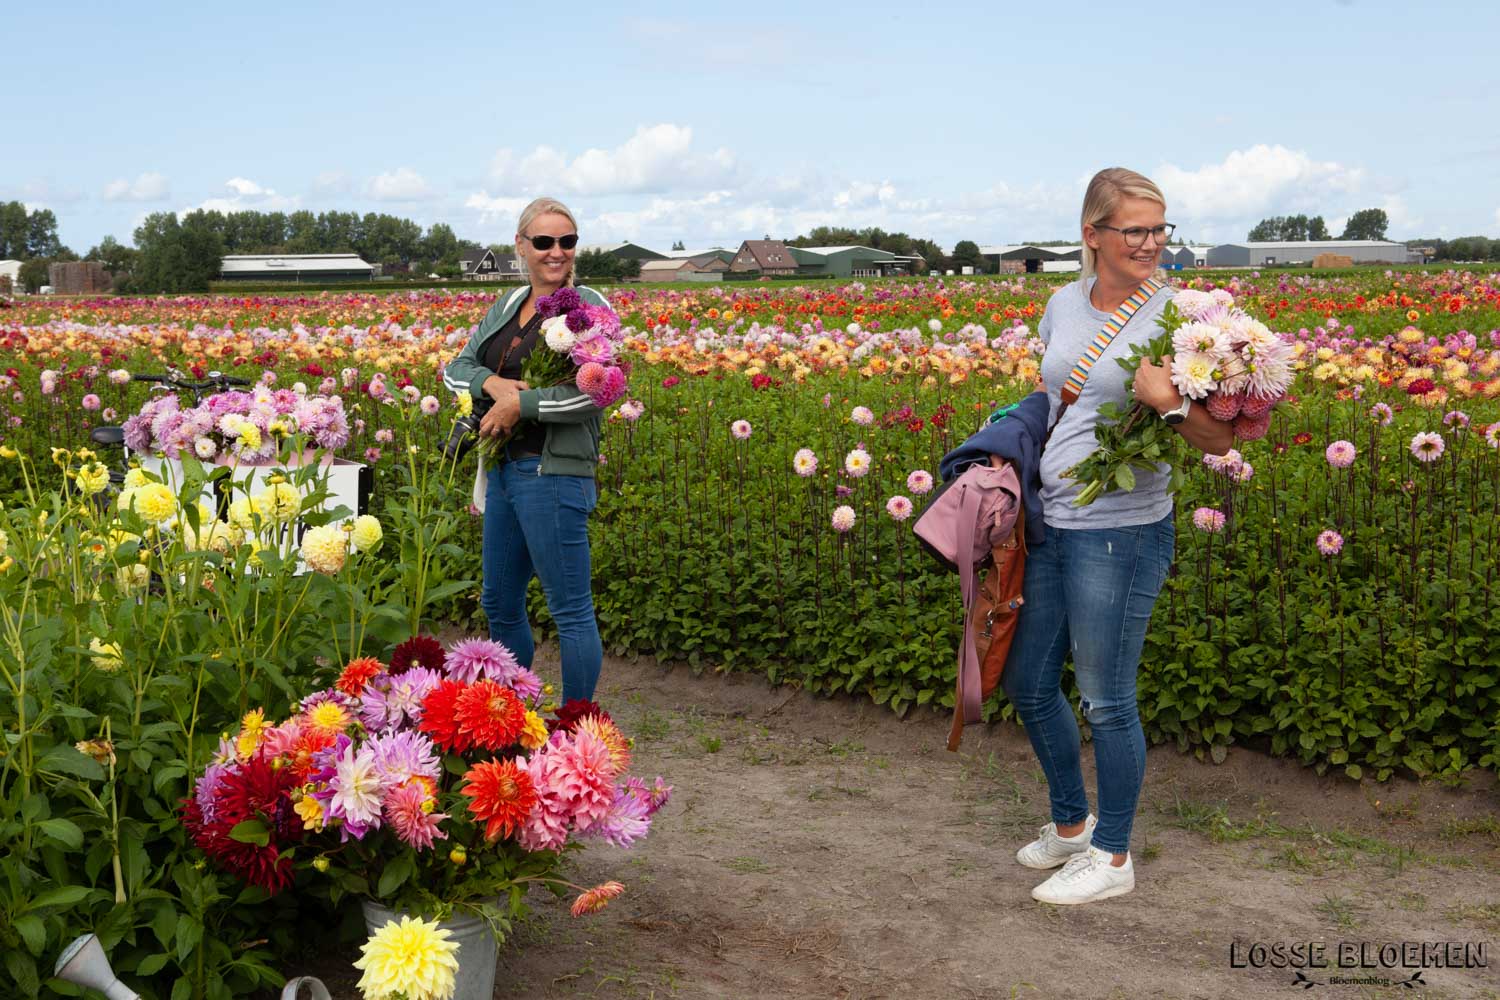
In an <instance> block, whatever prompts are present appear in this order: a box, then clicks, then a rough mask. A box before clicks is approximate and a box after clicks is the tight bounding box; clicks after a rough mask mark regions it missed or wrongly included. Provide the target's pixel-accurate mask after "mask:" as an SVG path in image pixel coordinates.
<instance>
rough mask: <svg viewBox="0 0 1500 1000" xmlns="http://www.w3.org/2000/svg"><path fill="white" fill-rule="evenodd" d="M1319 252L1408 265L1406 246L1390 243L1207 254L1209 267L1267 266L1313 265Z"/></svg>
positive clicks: (1274, 246) (1291, 245) (1247, 245)
mask: <svg viewBox="0 0 1500 1000" xmlns="http://www.w3.org/2000/svg"><path fill="white" fill-rule="evenodd" d="M1320 253H1333V254H1342V255H1343V256H1346V257H1349V258H1351V259H1352V260H1353V261H1354V263H1355V264H1405V263H1406V262H1407V261H1408V260H1409V259H1410V255H1409V254H1408V253H1407V251H1406V246H1405V244H1402V243H1392V242H1390V241H1389V240H1299V241H1296V242H1274V243H1273V242H1266V243H1251V242H1248V241H1247V242H1244V243H1221V244H1219V245H1218V246H1216V247H1214V248H1213V249H1211V250H1209V251H1208V266H1209V267H1267V266H1272V265H1276V264H1311V263H1312V261H1313V258H1314V257H1316V256H1318V254H1320Z"/></svg>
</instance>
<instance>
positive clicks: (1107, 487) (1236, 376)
mask: <svg viewBox="0 0 1500 1000" xmlns="http://www.w3.org/2000/svg"><path fill="white" fill-rule="evenodd" d="M1160 324H1161V329H1162V332H1161V333H1160V334H1158V335H1157V336H1156V337H1153V338H1152V339H1151V340H1150V341H1149V342H1148V343H1147V344H1145V345H1144V346H1133V347H1131V349H1130V356H1129V357H1128V358H1122V359H1119V361H1118V362H1117V363H1118V364H1119V365H1120V367H1121V368H1124V369H1125V371H1126V372H1127V373H1128V375H1127V377H1126V381H1125V393H1126V396H1127V398H1128V402H1127V403H1126V404H1125V407H1124V409H1123V410H1122V409H1121V408H1119V407H1116V406H1115V405H1114V404H1113V403H1105V404H1104V405H1102V406H1101V407H1099V414H1100V416H1101V417H1102V418H1103V419H1102V420H1101V421H1100V423H1099V426H1098V427H1097V428H1096V429H1095V431H1094V438H1095V440H1096V441H1097V442H1098V447H1097V448H1095V449H1094V452H1093V454H1091V455H1089V457H1088V458H1086V459H1084V460H1083V461H1082V462H1079V463H1078V464H1077V465H1075V466H1073V468H1071V469H1069V470H1068V471H1067V472H1065V473H1064V475H1065V476H1067V477H1068V478H1069V479H1077V480H1079V481H1081V482H1082V483H1083V484H1084V486H1083V489H1082V490H1080V491H1079V494H1078V496H1077V498H1075V499H1074V501H1073V504H1074V506H1077V507H1086V506H1088V505H1089V504H1091V503H1093V502H1094V501H1095V500H1097V499H1098V498H1099V497H1100V496H1102V495H1103V494H1105V493H1112V492H1114V491H1115V490H1127V491H1128V490H1133V489H1135V470H1137V469H1139V470H1142V471H1147V472H1150V471H1155V469H1156V466H1157V464H1158V463H1161V462H1166V463H1168V464H1169V465H1170V466H1171V470H1172V489H1173V490H1176V489H1178V488H1179V487H1180V486H1181V482H1182V470H1181V469H1180V468H1179V467H1178V464H1177V463H1176V462H1175V461H1174V459H1175V458H1176V455H1177V446H1178V441H1179V435H1178V434H1177V432H1176V431H1175V430H1173V429H1172V427H1171V426H1170V425H1169V424H1167V423H1165V422H1164V421H1162V420H1160V419H1158V417H1157V415H1156V414H1155V413H1154V412H1153V411H1151V410H1150V409H1149V408H1147V407H1146V406H1145V405H1144V404H1142V403H1138V402H1136V401H1135V373H1136V371H1137V370H1138V369H1139V368H1140V366H1141V361H1142V360H1143V359H1146V358H1150V359H1151V362H1152V364H1160V363H1161V360H1162V358H1163V357H1164V356H1166V355H1168V354H1171V355H1172V384H1173V385H1174V386H1176V387H1177V391H1178V392H1180V393H1181V394H1182V395H1183V396H1185V397H1186V398H1188V399H1191V400H1193V401H1194V402H1198V403H1203V404H1204V405H1205V406H1207V407H1208V412H1209V413H1211V414H1212V415H1213V416H1214V417H1215V418H1216V419H1218V420H1221V421H1224V422H1225V423H1232V424H1233V425H1234V433H1235V436H1236V437H1238V438H1239V439H1241V440H1244V441H1253V440H1256V439H1257V438H1262V437H1265V435H1266V431H1267V430H1268V429H1269V427H1270V424H1271V410H1272V408H1273V407H1274V406H1275V405H1276V404H1277V403H1279V402H1280V401H1281V400H1282V399H1283V398H1284V397H1285V396H1286V390H1287V387H1288V386H1290V385H1291V382H1292V345H1291V344H1290V343H1288V342H1287V341H1286V340H1284V339H1283V338H1282V337H1281V336H1280V335H1278V334H1276V333H1273V332H1272V331H1271V330H1270V329H1269V328H1268V327H1267V326H1266V325H1265V324H1264V323H1262V322H1260V321H1259V320H1257V319H1255V318H1253V317H1251V316H1249V315H1247V314H1246V313H1245V312H1244V311H1243V310H1241V309H1239V308H1237V307H1236V306H1235V304H1234V298H1233V297H1232V296H1231V295H1230V294H1229V293H1228V292H1226V291H1224V290H1223V289H1219V288H1216V289H1214V290H1213V291H1212V292H1199V291H1195V290H1193V289H1183V290H1180V291H1178V292H1177V293H1176V294H1175V295H1174V296H1173V298H1172V301H1171V302H1169V303H1167V306H1166V308H1165V309H1164V310H1162V315H1161V320H1160Z"/></svg>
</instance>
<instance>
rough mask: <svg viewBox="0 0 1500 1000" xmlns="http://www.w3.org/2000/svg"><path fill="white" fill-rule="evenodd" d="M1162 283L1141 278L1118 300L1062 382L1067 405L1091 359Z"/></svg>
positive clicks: (1078, 390)
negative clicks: (1138, 285) (1137, 283)
mask: <svg viewBox="0 0 1500 1000" xmlns="http://www.w3.org/2000/svg"><path fill="white" fill-rule="evenodd" d="M1165 287H1166V285H1165V283H1164V282H1160V281H1157V280H1156V279H1155V278H1147V279H1146V280H1145V281H1143V282H1141V287H1140V288H1137V289H1136V290H1135V294H1134V295H1132V296H1130V298H1128V299H1126V300H1125V301H1124V302H1121V303H1120V308H1118V309H1116V310H1115V311H1114V314H1113V315H1111V316H1110V317H1109V319H1108V320H1106V321H1105V323H1104V326H1103V327H1102V328H1100V330H1099V333H1098V335H1097V336H1095V337H1094V340H1093V342H1092V343H1090V344H1089V346H1088V348H1087V349H1085V350H1084V352H1083V357H1081V358H1079V359H1078V363H1077V364H1076V365H1074V366H1073V370H1072V371H1071V372H1069V373H1068V380H1067V381H1066V382H1064V383H1063V387H1062V393H1061V395H1062V398H1063V402H1065V403H1067V404H1068V405H1070V406H1071V405H1072V404H1074V403H1076V402H1078V394H1079V393H1081V392H1083V384H1084V383H1085V382H1087V381H1088V380H1089V370H1090V369H1092V368H1093V367H1094V362H1096V361H1098V360H1099V358H1100V357H1101V356H1103V354H1104V352H1105V351H1106V350H1108V349H1109V345H1110V341H1112V340H1114V339H1115V334H1117V333H1119V332H1120V331H1121V330H1123V329H1124V328H1125V324H1126V323H1129V322H1130V317H1132V316H1134V315H1135V313H1136V310H1137V309H1139V308H1140V307H1141V306H1143V305H1145V304H1146V302H1147V300H1149V299H1150V298H1151V296H1153V295H1155V294H1156V293H1157V292H1159V291H1161V290H1162V289H1163V288H1165Z"/></svg>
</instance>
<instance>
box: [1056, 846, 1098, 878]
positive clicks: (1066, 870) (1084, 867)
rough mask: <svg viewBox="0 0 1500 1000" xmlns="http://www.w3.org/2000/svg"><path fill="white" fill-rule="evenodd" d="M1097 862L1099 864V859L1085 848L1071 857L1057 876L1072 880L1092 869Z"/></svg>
mask: <svg viewBox="0 0 1500 1000" xmlns="http://www.w3.org/2000/svg"><path fill="white" fill-rule="evenodd" d="M1096 864H1098V859H1096V858H1095V857H1094V854H1093V852H1092V851H1088V850H1084V851H1081V852H1079V853H1078V854H1075V855H1073V856H1072V857H1071V858H1069V859H1068V863H1067V864H1065V865H1063V866H1062V871H1060V872H1058V873H1057V877H1058V878H1060V879H1062V880H1064V881H1068V882H1071V881H1073V880H1074V879H1076V878H1080V877H1082V876H1083V875H1085V874H1087V873H1088V872H1090V871H1092V870H1093V868H1094V865H1096Z"/></svg>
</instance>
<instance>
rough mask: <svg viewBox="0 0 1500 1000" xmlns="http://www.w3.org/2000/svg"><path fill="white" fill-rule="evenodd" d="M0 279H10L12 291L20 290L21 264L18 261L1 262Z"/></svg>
mask: <svg viewBox="0 0 1500 1000" xmlns="http://www.w3.org/2000/svg"><path fill="white" fill-rule="evenodd" d="M0 278H6V279H9V282H10V289H11V290H12V291H15V290H18V289H20V287H21V262H20V261H18V260H0Z"/></svg>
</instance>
